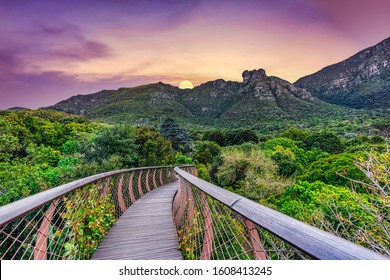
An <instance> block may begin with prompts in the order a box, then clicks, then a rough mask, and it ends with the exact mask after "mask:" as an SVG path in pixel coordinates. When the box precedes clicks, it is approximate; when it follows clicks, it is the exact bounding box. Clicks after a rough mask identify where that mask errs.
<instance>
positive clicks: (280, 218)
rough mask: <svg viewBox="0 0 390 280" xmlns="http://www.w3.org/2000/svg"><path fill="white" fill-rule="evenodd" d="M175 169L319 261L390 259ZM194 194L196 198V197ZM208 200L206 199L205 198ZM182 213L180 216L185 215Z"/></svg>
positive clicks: (238, 211)
mask: <svg viewBox="0 0 390 280" xmlns="http://www.w3.org/2000/svg"><path fill="white" fill-rule="evenodd" d="M174 170H175V172H176V173H177V175H179V179H181V180H183V179H184V181H186V182H188V183H190V184H191V185H192V186H193V187H195V188H197V189H199V190H201V191H202V192H204V193H206V194H207V195H209V196H210V197H211V198H213V199H215V200H217V201H219V202H220V203H222V204H223V205H225V206H227V207H228V208H229V209H231V210H233V211H234V212H236V213H238V214H240V215H241V216H243V217H244V218H246V219H249V220H250V221H252V222H253V223H254V224H255V225H257V226H259V227H260V228H263V229H265V230H267V231H269V232H270V233H272V234H273V235H276V236H277V237H279V238H280V239H282V240H284V241H286V242H287V243H289V244H290V245H292V246H293V247H295V248H298V249H299V250H301V251H303V252H304V253H306V254H308V255H309V256H311V257H313V258H315V259H343V260H347V259H370V260H388V259H389V258H388V257H386V256H384V255H381V254H379V253H376V252H374V251H371V250H369V249H367V248H364V247H362V246H359V245H357V244H355V243H352V242H350V241H347V240H345V239H342V238H340V237H337V236H335V235H333V234H331V233H328V232H325V231H323V230H320V229H318V228H316V227H313V226H310V225H308V224H306V223H304V222H301V221H298V220H296V219H294V218H291V217H289V216H287V215H285V214H282V213H280V212H277V211H275V210H273V209H270V208H268V207H265V206H263V205H260V204H258V203H255V202H253V201H251V200H249V199H247V198H244V197H242V196H240V195H237V194H235V193H232V192H230V191H228V190H225V189H223V188H221V187H218V186H215V185H213V184H211V183H209V182H206V181H204V180H201V179H199V178H197V177H195V176H193V175H191V174H189V173H188V172H186V171H183V170H181V169H180V167H175V169H174ZM184 192H186V191H184ZM187 192H188V191H187ZM191 195H192V196H193V194H191ZM192 200H193V199H192ZM204 201H205V199H203V202H204ZM187 203H188V202H187ZM189 203H191V201H190V202H189ZM192 207H193V206H192ZM192 211H193V210H192ZM208 211H210V210H208ZM178 212H179V211H178ZM181 212H183V211H181ZM181 212H180V217H182V216H184V215H183V213H181ZM192 215H193V214H192ZM180 217H179V218H180ZM205 219H206V218H205ZM202 253H203V252H202Z"/></svg>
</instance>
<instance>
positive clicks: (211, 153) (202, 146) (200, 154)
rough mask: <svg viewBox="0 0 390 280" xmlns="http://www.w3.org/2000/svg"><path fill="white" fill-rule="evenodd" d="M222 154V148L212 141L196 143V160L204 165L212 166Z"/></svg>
mask: <svg viewBox="0 0 390 280" xmlns="http://www.w3.org/2000/svg"><path fill="white" fill-rule="evenodd" d="M220 153H221V147H220V146H219V145H218V144H217V143H215V142H210V141H199V142H196V143H195V153H194V160H196V161H197V162H199V163H203V164H212V163H213V162H214V158H215V157H218V156H219V155H220Z"/></svg>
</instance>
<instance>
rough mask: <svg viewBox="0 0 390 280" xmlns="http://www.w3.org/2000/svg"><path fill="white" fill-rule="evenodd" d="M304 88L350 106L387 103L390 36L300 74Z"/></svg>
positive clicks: (299, 84)
mask: <svg viewBox="0 0 390 280" xmlns="http://www.w3.org/2000/svg"><path fill="white" fill-rule="evenodd" d="M294 85H295V86H297V87H301V88H305V89H306V90H308V91H310V92H311V93H312V94H313V96H315V97H318V98H320V99H322V100H324V101H326V102H330V103H334V104H338V105H342V106H348V107H352V108H367V109H371V108H389V107H390V38H387V39H386V40H384V41H382V42H380V43H379V44H377V45H375V46H373V47H370V48H367V49H365V50H363V51H361V52H359V53H357V54H355V55H354V56H352V57H350V58H348V59H346V60H344V61H341V62H339V63H337V64H334V65H330V66H328V67H325V68H324V69H322V70H320V71H318V72H316V73H314V74H312V75H308V76H305V77H303V78H300V79H299V80H297V81H296V82H295V83H294Z"/></svg>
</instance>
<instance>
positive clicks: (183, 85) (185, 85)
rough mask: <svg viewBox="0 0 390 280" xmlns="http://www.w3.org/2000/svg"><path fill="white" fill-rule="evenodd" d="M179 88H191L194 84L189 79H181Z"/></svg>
mask: <svg viewBox="0 0 390 280" xmlns="http://www.w3.org/2000/svg"><path fill="white" fill-rule="evenodd" d="M179 88H180V89H193V88H194V85H193V84H192V83H191V82H190V81H187V80H185V81H182V82H181V83H180V85H179Z"/></svg>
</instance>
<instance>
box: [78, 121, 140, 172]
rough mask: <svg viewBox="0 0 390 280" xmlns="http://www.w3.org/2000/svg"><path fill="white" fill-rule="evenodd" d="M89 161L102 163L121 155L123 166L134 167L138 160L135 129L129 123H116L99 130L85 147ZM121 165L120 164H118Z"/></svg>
mask: <svg viewBox="0 0 390 280" xmlns="http://www.w3.org/2000/svg"><path fill="white" fill-rule="evenodd" d="M84 152H85V157H86V159H87V160H88V161H96V162H98V163H102V162H103V160H106V161H107V160H109V159H110V157H111V156H114V155H116V156H119V157H120V162H121V164H122V165H123V167H133V166H135V165H136V164H137V162H138V155H137V145H136V144H135V129H134V128H133V127H132V126H129V125H114V126H110V127H104V128H101V129H99V130H98V131H97V134H96V136H95V137H94V138H92V139H91V140H90V142H89V143H87V144H86V146H85V147H84ZM118 167H119V166H118Z"/></svg>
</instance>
